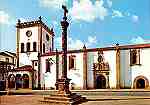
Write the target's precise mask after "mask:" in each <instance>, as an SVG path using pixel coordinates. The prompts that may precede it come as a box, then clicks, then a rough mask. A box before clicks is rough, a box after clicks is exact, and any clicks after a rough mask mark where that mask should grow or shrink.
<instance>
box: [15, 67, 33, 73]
mask: <svg viewBox="0 0 150 105" xmlns="http://www.w3.org/2000/svg"><path fill="white" fill-rule="evenodd" d="M15 71H30V72H31V71H33V68H32V66H31V65H25V66H21V67H18V68H15Z"/></svg>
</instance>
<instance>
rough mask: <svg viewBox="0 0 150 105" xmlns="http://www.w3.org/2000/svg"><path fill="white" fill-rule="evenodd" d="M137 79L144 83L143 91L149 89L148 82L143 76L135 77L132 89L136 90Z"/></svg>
mask: <svg viewBox="0 0 150 105" xmlns="http://www.w3.org/2000/svg"><path fill="white" fill-rule="evenodd" d="M139 79H143V80H144V81H145V88H144V89H146V88H148V87H149V81H148V79H147V78H146V77H145V76H142V75H140V76H137V77H136V78H135V79H134V82H133V88H134V89H137V86H136V84H137V81H138V80H139Z"/></svg>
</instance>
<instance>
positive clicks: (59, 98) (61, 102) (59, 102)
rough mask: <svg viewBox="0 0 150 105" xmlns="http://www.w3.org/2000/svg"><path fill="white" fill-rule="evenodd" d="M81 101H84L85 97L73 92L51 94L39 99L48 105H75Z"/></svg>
mask: <svg viewBox="0 0 150 105" xmlns="http://www.w3.org/2000/svg"><path fill="white" fill-rule="evenodd" d="M83 101H85V98H84V97H81V95H78V94H75V93H71V94H65V95H64V94H63V95H62V94H56V95H51V96H49V97H44V100H40V102H42V103H45V104H46V103H47V104H50V105H76V104H79V103H81V102H83Z"/></svg>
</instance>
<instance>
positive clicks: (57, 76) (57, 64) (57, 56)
mask: <svg viewBox="0 0 150 105" xmlns="http://www.w3.org/2000/svg"><path fill="white" fill-rule="evenodd" d="M58 79H59V54H58V50H57V49H56V84H55V85H56V90H58V83H57V82H58Z"/></svg>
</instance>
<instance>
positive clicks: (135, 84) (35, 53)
mask: <svg viewBox="0 0 150 105" xmlns="http://www.w3.org/2000/svg"><path fill="white" fill-rule="evenodd" d="M16 29H17V30H16V33H17V44H16V46H17V47H16V48H17V49H16V55H17V67H18V68H16V70H15V71H14V72H13V73H11V74H13V76H14V77H16V76H17V75H19V77H18V80H17V79H16V81H20V82H17V83H18V86H20V87H22V86H21V85H22V84H25V83H26V84H28V85H25V87H28V88H34V87H41V88H42V89H56V81H57V79H59V78H61V75H62V71H61V70H62V52H61V51H55V50H54V32H53V29H50V28H49V27H48V26H47V25H45V24H44V23H43V22H42V20H41V17H40V18H39V20H36V21H30V22H23V23H21V22H20V21H18V23H17V25H16ZM149 59H150V44H135V45H124V46H120V45H119V44H116V46H113V47H104V48H93V49H89V48H86V46H83V48H82V49H79V50H68V52H67V68H68V69H67V72H68V78H69V79H71V81H70V88H71V89H109V88H112V89H113V88H117V89H119V88H149V86H150V83H149V81H150V64H149ZM25 75H27V76H26V77H25V78H26V81H28V82H25V81H24V82H21V81H22V80H23V79H22V78H21V77H23V76H25Z"/></svg>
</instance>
